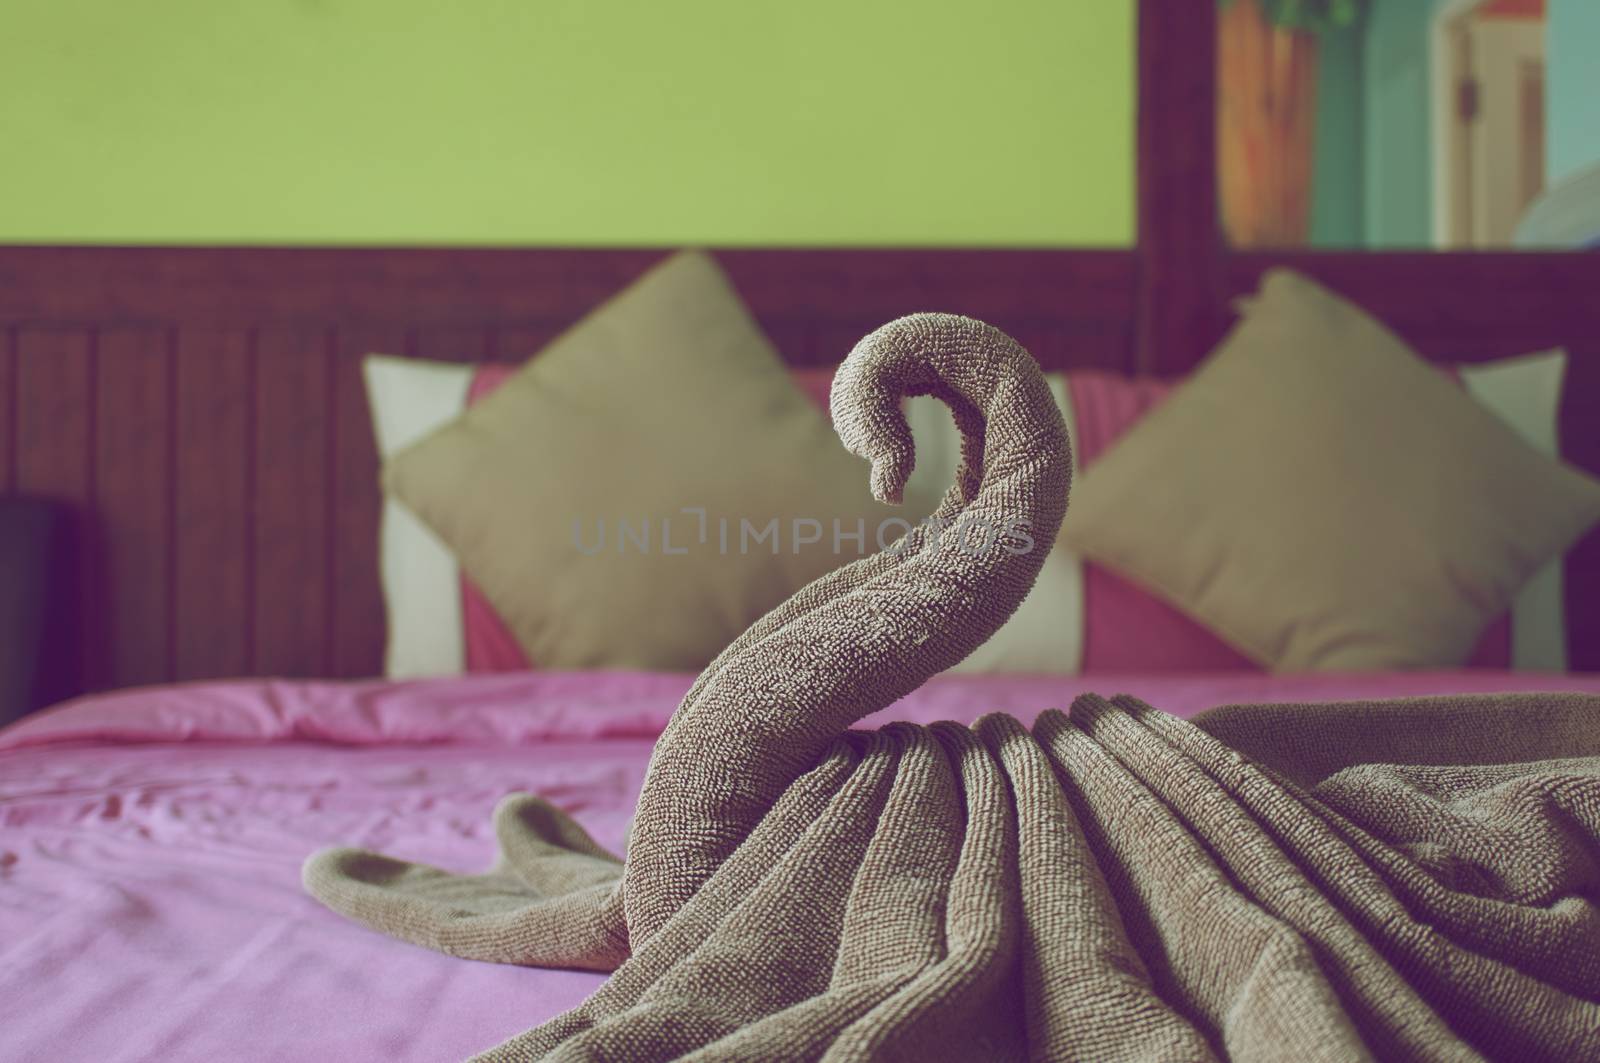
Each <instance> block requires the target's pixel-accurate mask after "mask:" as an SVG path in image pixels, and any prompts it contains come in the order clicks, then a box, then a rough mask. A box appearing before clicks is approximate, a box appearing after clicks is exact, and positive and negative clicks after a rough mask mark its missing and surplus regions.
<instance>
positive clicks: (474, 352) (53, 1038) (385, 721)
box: [0, 0, 1600, 1060]
mask: <svg viewBox="0 0 1600 1063" xmlns="http://www.w3.org/2000/svg"><path fill="white" fill-rule="evenodd" d="M1212 21H1213V19H1212V8H1211V6H1210V5H1194V4H1179V3H1176V2H1174V3H1166V2H1164V0H1145V2H1144V3H1142V4H1141V20H1140V42H1139V47H1140V71H1141V75H1140V76H1141V84H1140V101H1141V106H1140V122H1139V149H1140V160H1139V179H1140V188H1139V244H1138V246H1137V247H1136V248H1133V249H1128V250H1096V251H1087V250H1028V251H1022V250H985V251H979V250H938V249H935V250H917V251H910V250H787V249H730V250H719V251H717V252H716V258H717V260H718V262H720V264H721V265H722V267H723V268H724V269H726V271H727V272H728V274H729V275H730V277H731V278H732V281H733V283H734V286H735V287H736V288H737V290H738V292H739V294H740V296H741V297H742V298H743V299H744V300H745V302H746V303H747V304H748V305H749V307H750V308H751V311H752V313H753V314H754V316H755V318H756V319H757V320H758V321H759V322H760V324H761V326H762V328H763V329H764V331H765V332H766V333H767V335H769V336H770V337H771V338H772V341H773V343H774V345H775V346H776V347H777V349H778V350H779V351H780V352H781V353H782V355H783V357H784V359H785V360H786V361H788V362H789V363H790V364H791V365H793V366H795V367H796V368H802V369H803V368H807V367H810V368H814V369H821V368H825V367H830V366H832V365H833V364H836V363H837V361H838V360H839V358H840V357H841V356H842V355H843V353H844V352H845V351H846V350H848V349H849V347H850V345H851V344H853V343H854V342H855V341H856V340H857V339H858V338H860V336H862V335H863V334H864V333H866V332H868V331H869V330H871V329H872V328H874V327H876V326H877V325H879V324H881V323H882V322H883V321H885V320H888V319H889V318H893V317H896V316H898V315H900V314H902V313H904V312H906V311H907V310H911V309H921V308H926V307H938V308H941V309H945V310H950V311H956V312H960V313H963V314H967V315H971V316H973V317H978V318H981V319H984V320H987V321H990V322H993V323H994V324H996V325H997V326H999V327H1002V328H1004V329H1005V330H1006V331H1007V332H1009V333H1010V334H1012V335H1013V336H1015V337H1016V338H1017V339H1018V340H1019V341H1020V342H1021V343H1022V344H1023V345H1024V346H1025V347H1027V348H1028V350H1029V351H1031V352H1032V353H1033V354H1034V356H1035V357H1036V358H1037V359H1038V361H1039V362H1040V364H1041V365H1042V366H1043V367H1044V368H1045V369H1046V370H1052V371H1068V370H1070V371H1074V372H1081V371H1085V370H1103V371H1107V372H1111V373H1116V374H1123V375H1130V376H1138V375H1143V376H1157V377H1160V376H1174V375H1177V374H1180V373H1183V372H1185V371H1187V370H1189V369H1190V368H1192V367H1193V366H1194V365H1195V364H1196V363H1198V362H1199V361H1200V359H1201V358H1202V357H1203V356H1204V355H1205V353H1206V352H1207V351H1208V350H1209V349H1210V348H1211V347H1212V345H1213V344H1214V343H1215V342H1216V341H1217V339H1218V337H1219V336H1220V335H1221V334H1222V332H1223V330H1224V328H1225V327H1226V325H1227V323H1228V321H1229V317H1230V310H1229V307H1230V303H1231V301H1232V300H1233V299H1234V298H1235V297H1236V296H1239V295H1241V294H1244V293H1247V292H1249V291H1251V290H1253V289H1254V288H1255V286H1256V285H1257V283H1258V281H1259V280H1260V278H1261V276H1262V274H1263V273H1264V272H1265V271H1266V270H1268V269H1269V268H1271V267H1274V266H1282V265H1288V266H1291V267H1293V268H1294V269H1296V270H1299V271H1301V272H1303V273H1304V274H1306V275H1308V276H1310V277H1313V278H1316V279H1317V280H1319V281H1321V282H1322V283H1324V284H1326V285H1327V286H1329V287H1330V288H1332V289H1334V290H1336V291H1338V292H1340V293H1342V294H1343V295H1345V296H1347V297H1349V298H1350V299H1352V300H1354V301H1355V302H1356V303H1359V304H1360V305H1362V306H1363V307H1365V308H1366V309H1367V310H1369V311H1370V312H1372V313H1373V314H1375V315H1376V316H1378V317H1380V318H1381V319H1382V320H1384V321H1385V322H1387V323H1388V324H1389V325H1391V326H1392V327H1393V328H1394V329H1395V330H1396V331H1397V332H1398V333H1399V334H1400V335H1401V336H1402V337H1404V338H1405V339H1406V340H1407V341H1408V342H1409V343H1411V344H1412V345H1413V346H1414V347H1415V348H1416V349H1417V350H1418V351H1419V352H1421V353H1422V354H1423V355H1424V356H1425V357H1427V358H1429V359H1430V360H1434V361H1438V362H1449V363H1473V362H1484V361H1490V360H1494V359H1499V358H1503V357H1505V356H1508V355H1513V354H1519V353H1524V352H1529V351H1537V350H1543V349H1547V348H1550V347H1557V346H1559V347H1563V348H1565V350H1566V351H1567V354H1568V358H1569V361H1568V369H1567V382H1566V386H1565V387H1564V389H1563V391H1562V405H1561V409H1560V416H1559V428H1558V435H1559V443H1560V449H1561V453H1562V454H1563V456H1564V457H1565V458H1566V459H1567V460H1568V461H1570V462H1572V463H1573V464H1575V465H1578V466H1580V467H1583V468H1586V469H1589V470H1590V471H1594V472H1600V431H1596V430H1595V425H1597V424H1600V302H1597V301H1596V300H1595V299H1594V298H1593V292H1594V291H1596V290H1600V256H1594V255H1581V254H1570V255H1568V254H1535V253H1520V254H1499V253H1472V254H1448V255H1446V254H1437V255H1435V254H1360V253H1283V254H1265V253H1257V252H1252V253H1248V254H1241V253H1236V252H1232V251H1229V250H1227V249H1226V248H1223V247H1221V246H1219V244H1218V241H1217V239H1216V235H1215V234H1216V225H1215V208H1214V200H1215V189H1214V178H1213V174H1214V165H1213V154H1212V152H1213V145H1212V142H1211V136H1212V125H1211V122H1212V115H1211V108H1210V106H1209V100H1210V91H1211V87H1212V79H1213V76H1214V75H1213V73H1212V72H1211V70H1210V63H1209V61H1208V60H1209V56H1210V54H1211V50H1210V49H1207V48H1203V47H1197V46H1196V41H1204V40H1208V39H1209V35H1210V34H1211V33H1212V32H1213V27H1212ZM661 257H662V252H661V251H659V250H575V249H574V250H568V249H541V250H492V251H491V250H438V249H435V250H421V249H350V250H335V249H245V248H237V249H170V248H168V249H162V248H46V247H8V248H0V410H4V411H8V419H9V424H10V428H9V430H7V431H0V491H3V492H16V493H19V494H28V495H41V496H47V497H50V498H53V499H56V500H58V501H60V502H62V503H64V504H66V506H67V507H68V510H69V512H70V513H71V515H72V518H73V520H74V526H75V534H74V536H73V537H72V540H71V541H72V543H73V554H72V565H71V567H72V569H73V572H72V578H71V580H70V581H68V582H67V583H66V584H65V585H64V586H63V588H62V589H61V593H62V594H63V595H66V596H68V597H69V598H70V599H71V601H72V604H73V608H72V609H71V610H70V612H71V616H72V623H73V625H75V629H74V635H73V637H71V638H69V639H63V640H59V642H58V644H57V645H55V646H54V647H53V648H52V651H51V652H52V653H54V654H55V655H56V659H54V660H52V661H51V662H49V663H50V670H51V673H52V675H55V676H57V677H60V686H59V687H58V688H57V689H56V690H54V691H53V692H52V694H51V696H50V698H49V700H50V701H52V702H54V701H56V700H58V696H59V697H66V696H68V695H77V696H78V697H77V699H76V700H71V701H68V702H66V703H65V704H61V705H58V706H56V707H53V708H48V709H46V710H44V711H42V712H37V713H34V714H31V715H28V716H25V717H23V718H21V719H20V720H18V721H16V722H14V723H11V724H10V725H9V726H7V727H5V728H4V729H3V730H0V817H3V822H4V825H5V831H4V834H3V836H0V895H3V896H4V900H5V903H4V904H3V905H0V961H3V963H0V971H3V972H4V973H0V1030H4V1031H5V1033H4V1034H3V1035H0V1055H3V1056H4V1057H5V1058H16V1059H30V1058H46V1057H48V1058H95V1059H106V1060H141V1059H152V1058H160V1059H168V1060H187V1059H194V1060H200V1059H213V1058H217V1057H219V1056H229V1057H233V1058H252V1059H264V1060H265V1059H282V1060H290V1059H305V1058H316V1057H321V1056H326V1055H334V1054H337V1055H339V1056H340V1057H341V1058H351V1059H364V1058H374V1059H377V1058H383V1059H397V1060H398V1059H437V1058H449V1057H462V1056H465V1055H467V1054H469V1053H471V1052H473V1051H477V1050H481V1049H483V1048H485V1047H488V1046H489V1045H492V1044H495V1043H497V1042H499V1041H501V1040H503V1039H505V1038H507V1037H510V1036H512V1035H513V1034H516V1033H518V1032H520V1031H522V1030H524V1029H526V1028H528V1027H530V1026H533V1025H535V1024H537V1023H539V1022H542V1021H544V1020H545V1019H547V1018H549V1017H551V1016H553V1015H555V1014H557V1013H558V1012H561V1011H563V1010H565V1009H567V1008H569V1007H572V1006H574V1005H576V1004H577V1003H579V1002H580V1001H581V1000H583V999H584V998H585V997H586V996H588V995H589V994H590V993H591V992H592V991H593V990H594V989H595V988H597V987H598V986H599V985H600V984H601V983H602V981H603V980H604V978H603V976H602V975H599V974H595V973H591V972H580V971H546V970H539V969H533V968H523V967H514V966H500V965H492V964H470V963H463V962H462V961H460V960H456V959H453V958H450V957H446V956H441V955H437V954H433V953H429V952H426V951H423V950H421V949H417V948H414V947H411V946H408V945H405V944H401V943H399V942H396V941H393V940H390V939H387V938H384V937H381V936H379V935H376V934H372V933H370V932H368V931H365V930H362V929H360V928H357V927H353V926H351V925H350V924H348V923H347V922H345V921H343V920H342V919H340V918H339V917H338V916H336V915H335V914H333V913H332V912H330V911H328V910H327V909H325V908H323V907H321V906H319V905H318V904H316V903H315V902H314V901H313V900H312V899H311V898H309V897H307V896H306V895H305V893H304V891H303V889H302V887H301V881H300V865H301V863H302V861H303V860H304V859H305V857H306V855H307V854H308V853H309V852H311V851H313V850H315V849H318V848H321V847H323V846H326V845H334V844H346V845H348V844H356V845H361V846H366V847H371V848H375V849H380V850H384V851H387V852H392V853H394V854H395V855H397V856H400V857H402V858H404V859H411V860H421V861H427V862H430V863H436V864H438V865H440V866H443V867H449V868H454V869H458V870H463V871H466V870H473V869H475V868H478V867H481V866H483V865H484V864H485V863H486V862H487V860H488V859H489V857H490V855H491V852H492V839H491V838H490V836H489V822H490V817H489V813H490V810H491V809H492V808H493V806H494V805H495V802H496V801H497V800H498V799H499V798H501V797H502V796H504V795H505V794H506V793H508V792H512V791H518V790H526V791H531V792H536V793H539V794H542V795H544V796H546V797H547V798H549V799H550V800H552V801H554V802H556V803H557V804H559V805H560V806H561V807H563V808H564V809H566V810H568V811H571V812H574V813H575V814H577V815H578V816H579V818H580V819H581V820H582V821H583V822H584V824H585V825H586V826H587V827H588V828H589V829H591V830H592V831H593V832H594V833H595V836H596V838H597V840H599V841H600V842H602V843H603V844H605V845H606V846H608V847H610V848H611V849H612V850H613V851H620V849H621V844H622V841H623V838H624V836H625V833H626V830H627V826H628V820H629V815H630V813H631V811H632V808H633V804H634V799H635V796H636V794H637V792H638V789H639V786H640V783H641V781H642V779H643V775H644V771H645V768H646V765H647V762H648V758H649V754H650V750H651V747H652V745H653V743H654V740H655V738H656V737H657V735H658V734H659V733H660V730H661V728H662V727H663V726H664V724H665V722H666V720H667V717H668V716H669V715H670V713H671V711H672V709H673V708H674V706H675V705H676V704H677V702H678V701H679V699H680V698H681V697H682V696H683V694H684V692H685V691H686V690H687V689H688V687H689V684H690V681H691V679H692V676H691V675H689V674H684V673H681V672H672V673H663V672H649V671H625V672H590V673H567V672H541V671H509V672H504V673H500V674H478V675H469V676H462V677H452V678H436V679H410V680H374V679H372V678H371V677H372V676H374V675H378V674H380V673H381V672H382V671H383V668H384V638H385V614H384V601H383V597H382V594H381V591H380V578H379V577H380V574H379V570H378V564H377V561H376V552H375V547H374V544H375V542H376V541H377V538H378V533H379V523H380V519H381V516H380V514H381V508H380V504H381V496H380V491H379V486H378V466H379V455H378V452H377V448H376V444H375V442H374V438H373V432H372V426H371V424H370V421H369V414H368V406H367V396H366V393H365V390H364V385H363V379H362V359H363V357H364V356H365V355H367V354H368V353H370V352H373V351H385V352H388V353H390V354H394V355H399V356H402V357H405V358H411V359H427V360H435V361H455V362H466V363H471V364H474V365H476V364H480V363H483V364H493V363H513V362H516V361H518V360H520V359H521V358H522V357H524V356H526V355H527V354H528V353H529V352H530V351H532V350H535V349H537V348H538V347H540V346H542V345H543V344H545V343H546V342H547V341H549V340H550V339H551V338H552V337H554V336H555V335H557V334H558V333H560V332H561V331H562V330H563V329H565V328H566V327H567V326H569V325H570V324H572V322H574V321H575V320H577V319H578V318H579V317H580V316H581V315H583V314H584V313H585V312H587V311H588V310H589V309H590V308H591V307H592V306H593V305H594V304H596V303H597V302H599V301H600V300H601V299H603V298H605V297H606V296H608V295H610V294H611V293H613V292H614V291H616V290H618V289H620V288H622V287H624V286H625V285H626V284H628V283H629V282H630V281H632V280H633V279H635V278H636V277H638V276H639V275H640V274H641V273H643V272H644V271H645V270H646V269H647V268H649V267H650V266H652V265H653V264H654V263H656V262H657V261H658V260H659V259H660V258H661ZM1563 571H1564V577H1563V578H1564V587H1565V610H1564V626H1565V656H1566V660H1567V662H1568V665H1569V668H1570V671H1568V672H1562V673H1542V672H1541V673H1530V672H1516V671H1511V670H1508V669H1505V668H1503V667H1501V668H1467V669H1461V670H1454V671H1448V672H1441V671H1408V672H1395V673H1385V674H1337V675H1335V674H1318V675H1266V674H1247V673H1220V674H1219V673H1208V674H1186V673H1182V672H1168V673H1164V674H1152V673H1135V674H1129V673H1127V672H1115V671H1113V672H1105V671H1101V672H1097V673H1094V674H1086V675H1079V676H947V677H942V678H940V679H937V680H935V681H934V682H932V683H930V684H929V685H928V686H926V687H924V688H923V689H922V690H919V691H917V692H916V693H915V694H913V695H911V696H910V697H908V698H906V699H904V700H903V701H901V702H899V703H898V704H896V705H895V706H893V707H891V708H890V709H887V710H885V711H884V713H882V714H880V715H879V717H877V718H876V721H877V722H882V721H884V720H888V719H905V720H911V721H918V722H928V721H932V720H936V719H956V720H959V721H962V722H970V721H971V719H972V718H973V717H974V716H975V714H976V713H977V712H978V711H1013V712H1016V713H1018V714H1019V715H1031V714H1032V713H1033V712H1034V711H1036V710H1038V709H1040V708H1042V707H1046V706H1052V705H1054V706H1060V707H1065V705H1066V704H1067V703H1069V702H1071V700H1072V699H1073V698H1074V696H1075V695H1077V694H1078V693H1080V692H1083V691H1088V690H1099V691H1105V692H1107V693H1109V692H1112V691H1116V692H1127V693H1130V694H1133V695H1135V696H1138V697H1142V698H1144V699H1146V700H1148V701H1150V702H1151V703H1152V704H1155V705H1158V706H1161V707H1163V708H1165V709H1167V710H1168V711H1171V712H1173V713H1175V714H1177V715H1179V716H1188V715H1192V714H1194V713H1197V712H1200V711H1201V710H1204V709H1207V708H1211V707H1214V706H1218V705H1227V704H1239V703H1247V702H1263V701H1264V702H1272V701H1283V702H1308V701H1334V700H1352V699H1363V698H1377V697H1402V696H1409V695H1422V694H1446V693H1472V692H1480V693H1492V692H1510V691H1526V690H1559V691H1582V692H1589V693H1596V694H1600V533H1591V534H1590V535H1588V536H1587V537H1586V538H1585V539H1583V540H1582V541H1580V542H1579V543H1578V544H1577V545H1576V546H1574V547H1573V548H1572V549H1571V550H1570V551H1568V552H1567V554H1566V557H1565V564H1564V569H1563ZM238 677H262V678H238ZM418 824H425V825H426V826H425V827H424V828H422V829H419V828H418ZM242 1046H248V1047H247V1049H246V1048H245V1047H242Z"/></svg>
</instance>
